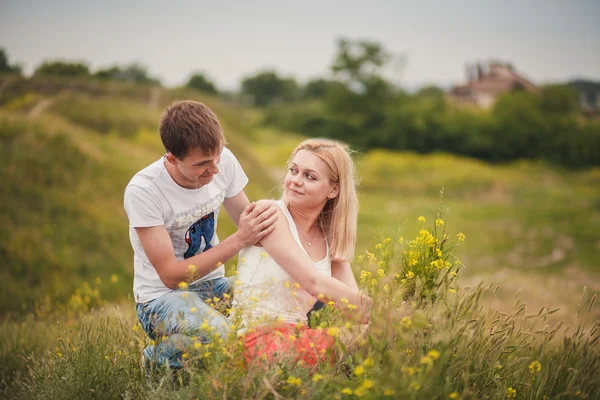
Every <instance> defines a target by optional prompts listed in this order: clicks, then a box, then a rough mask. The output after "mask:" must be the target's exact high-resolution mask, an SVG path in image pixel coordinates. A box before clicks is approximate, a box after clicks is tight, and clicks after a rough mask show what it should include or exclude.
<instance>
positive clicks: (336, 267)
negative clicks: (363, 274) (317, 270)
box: [331, 260, 358, 289]
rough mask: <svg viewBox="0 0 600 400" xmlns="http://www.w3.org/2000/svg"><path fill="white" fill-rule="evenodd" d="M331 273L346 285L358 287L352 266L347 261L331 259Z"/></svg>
mask: <svg viewBox="0 0 600 400" xmlns="http://www.w3.org/2000/svg"><path fill="white" fill-rule="evenodd" d="M331 275H332V276H333V277H334V278H335V279H337V280H338V281H340V282H342V283H343V284H345V285H346V286H350V287H351V288H353V289H358V284H357V283H356V278H355V277H354V274H353V273H352V267H350V263H349V262H347V261H339V260H337V261H332V262H331Z"/></svg>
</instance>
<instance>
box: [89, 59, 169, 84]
mask: <svg viewBox="0 0 600 400" xmlns="http://www.w3.org/2000/svg"><path fill="white" fill-rule="evenodd" d="M94 77H95V78H98V79H102V80H112V81H125V82H136V83H143V84H150V85H160V81H159V80H158V79H156V78H152V77H150V75H149V73H148V69H147V68H146V67H144V66H143V65H141V64H137V63H133V64H129V65H126V66H124V67H120V66H118V65H115V66H112V67H110V68H105V69H100V70H98V71H96V73H95V74H94Z"/></svg>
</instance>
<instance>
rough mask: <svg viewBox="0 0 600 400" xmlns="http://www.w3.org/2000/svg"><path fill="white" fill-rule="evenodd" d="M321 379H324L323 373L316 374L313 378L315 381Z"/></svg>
mask: <svg viewBox="0 0 600 400" xmlns="http://www.w3.org/2000/svg"><path fill="white" fill-rule="evenodd" d="M321 379H323V375H321V374H315V375H314V376H313V378H312V380H313V382H319V381H320V380H321Z"/></svg>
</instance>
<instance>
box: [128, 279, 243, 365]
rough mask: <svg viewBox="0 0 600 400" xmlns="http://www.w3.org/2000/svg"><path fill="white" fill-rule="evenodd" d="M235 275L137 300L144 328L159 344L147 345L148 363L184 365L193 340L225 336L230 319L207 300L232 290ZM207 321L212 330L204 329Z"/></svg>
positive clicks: (145, 353) (206, 339)
mask: <svg viewBox="0 0 600 400" xmlns="http://www.w3.org/2000/svg"><path fill="white" fill-rule="evenodd" d="M232 279H233V278H225V277H223V278H216V279H211V280H209V281H204V282H200V283H197V284H190V285H189V287H188V289H187V290H185V291H184V290H176V291H173V292H170V293H167V294H164V295H162V296H160V297H158V298H156V299H154V300H150V301H149V302H147V303H136V311H137V316H138V319H139V321H140V324H141V325H142V328H143V329H144V331H145V332H146V334H147V335H148V336H149V337H150V339H152V340H155V341H156V344H152V345H149V346H146V348H144V350H143V353H142V358H143V362H144V363H145V365H146V366H149V365H150V364H151V363H155V364H156V365H159V366H162V365H168V366H169V367H171V368H175V369H177V368H181V367H182V362H181V357H182V354H183V353H184V352H185V348H186V347H188V346H190V345H193V342H194V341H198V342H201V343H208V342H210V341H211V340H212V339H213V338H215V337H216V336H215V335H217V337H218V336H220V337H221V338H223V339H224V338H225V337H226V336H227V333H228V327H229V324H228V320H227V317H225V316H224V315H223V314H221V313H220V312H218V311H217V310H215V309H214V308H212V307H211V306H209V305H208V304H206V303H205V301H206V300H208V299H212V298H214V297H217V298H219V299H222V298H223V294H224V293H229V294H230V293H231V284H232V282H233V281H232ZM204 321H207V322H208V324H209V325H210V326H211V328H212V329H211V332H210V333H208V332H206V331H201V329H200V327H201V325H202V324H203V323H204Z"/></svg>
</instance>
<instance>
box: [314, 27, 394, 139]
mask: <svg viewBox="0 0 600 400" xmlns="http://www.w3.org/2000/svg"><path fill="white" fill-rule="evenodd" d="M391 61H392V56H391V54H389V53H388V52H387V51H386V50H385V49H384V48H383V46H382V45H381V44H379V43H377V42H371V41H365V40H357V41H351V40H347V39H340V40H339V41H338V52H337V54H336V57H335V59H334V62H333V65H332V66H331V71H332V72H333V74H334V76H335V78H336V79H337V80H338V81H339V82H341V83H343V84H344V86H345V87H340V86H337V87H335V88H334V89H333V90H329V91H328V94H327V100H326V104H327V108H328V110H329V111H330V112H332V114H334V115H336V116H337V117H344V118H351V119H352V120H353V122H354V123H356V124H357V128H359V129H360V130H364V131H368V132H375V131H377V130H378V129H380V128H381V126H382V125H383V123H384V120H385V118H386V117H385V112H386V105H387V104H390V101H391V100H392V99H393V96H394V93H393V88H392V86H391V85H390V83H389V82H388V81H387V80H386V79H385V78H384V77H383V69H384V67H386V65H388V64H389V63H390V62H391Z"/></svg>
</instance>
